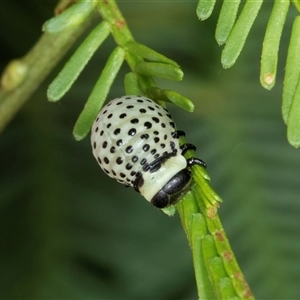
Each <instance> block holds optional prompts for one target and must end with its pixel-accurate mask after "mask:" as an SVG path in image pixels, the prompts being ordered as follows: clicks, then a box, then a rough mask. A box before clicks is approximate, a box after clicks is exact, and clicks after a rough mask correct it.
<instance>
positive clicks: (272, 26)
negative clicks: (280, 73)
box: [260, 0, 290, 90]
mask: <svg viewBox="0 0 300 300" xmlns="http://www.w3.org/2000/svg"><path fill="white" fill-rule="evenodd" d="M289 6H290V2H289V1H286V0H280V1H275V2H274V7H273V9H272V12H271V15H270V19H269V22H268V25H267V29H266V33H265V37H264V41H263V48H262V55H261V67H260V83H261V85H262V86H263V87H264V88H266V89H268V90H270V89H271V88H272V87H273V86H274V85H275V79H276V73H277V61H278V50H279V43H280V38H281V34H282V30H283V26H284V24H285V21H286V16H287V13H288V9H289Z"/></svg>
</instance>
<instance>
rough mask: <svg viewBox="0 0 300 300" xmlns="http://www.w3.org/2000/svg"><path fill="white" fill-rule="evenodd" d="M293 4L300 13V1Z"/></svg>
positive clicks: (296, 0)
mask: <svg viewBox="0 0 300 300" xmlns="http://www.w3.org/2000/svg"><path fill="white" fill-rule="evenodd" d="M291 2H292V3H293V4H294V6H295V7H296V9H297V10H298V12H300V1H299V0H291Z"/></svg>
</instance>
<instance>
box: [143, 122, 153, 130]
mask: <svg viewBox="0 0 300 300" xmlns="http://www.w3.org/2000/svg"><path fill="white" fill-rule="evenodd" d="M144 126H145V128H147V129H150V128H151V127H152V124H151V123H150V122H145V123H144Z"/></svg>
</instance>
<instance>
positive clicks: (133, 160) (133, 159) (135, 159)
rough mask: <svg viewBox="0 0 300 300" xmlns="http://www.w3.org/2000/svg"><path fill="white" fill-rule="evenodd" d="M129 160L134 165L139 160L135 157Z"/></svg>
mask: <svg viewBox="0 0 300 300" xmlns="http://www.w3.org/2000/svg"><path fill="white" fill-rule="evenodd" d="M131 160H132V162H134V163H135V162H137V161H138V160H139V158H138V157H137V156H136V155H135V156H133V157H132V159H131Z"/></svg>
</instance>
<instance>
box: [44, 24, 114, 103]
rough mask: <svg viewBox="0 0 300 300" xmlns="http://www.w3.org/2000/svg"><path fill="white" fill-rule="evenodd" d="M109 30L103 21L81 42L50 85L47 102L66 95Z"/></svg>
mask: <svg viewBox="0 0 300 300" xmlns="http://www.w3.org/2000/svg"><path fill="white" fill-rule="evenodd" d="M110 28H111V26H110V24H109V23H108V22H106V21H103V22H102V23H101V24H100V25H98V26H97V27H96V28H95V29H94V30H93V31H92V32H91V33H90V34H89V35H88V37H87V38H86V39H85V40H84V41H83V42H82V44H81V45H80V46H79V47H78V48H77V50H76V52H75V53H74V54H73V55H72V56H71V58H70V59H69V61H68V62H67V63H66V65H65V66H64V68H63V69H62V70H61V72H60V73H59V74H58V76H57V77H56V78H55V80H54V81H53V82H52V83H51V84H50V86H49V88H48V92H47V96H48V99H49V101H51V102H55V101H58V100H60V99H61V98H62V97H63V96H64V95H65V94H66V92H67V91H68V90H69V89H70V88H71V86H72V84H73V83H74V82H75V80H76V79H77V77H78V76H79V74H80V73H81V72H82V70H83V68H84V67H85V66H86V64H87V63H88V61H89V60H90V59H91V57H92V55H93V54H94V53H95V51H96V50H97V49H98V48H99V47H100V45H101V44H102V42H103V41H104V40H105V39H106V38H107V37H108V35H109V33H110Z"/></svg>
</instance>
